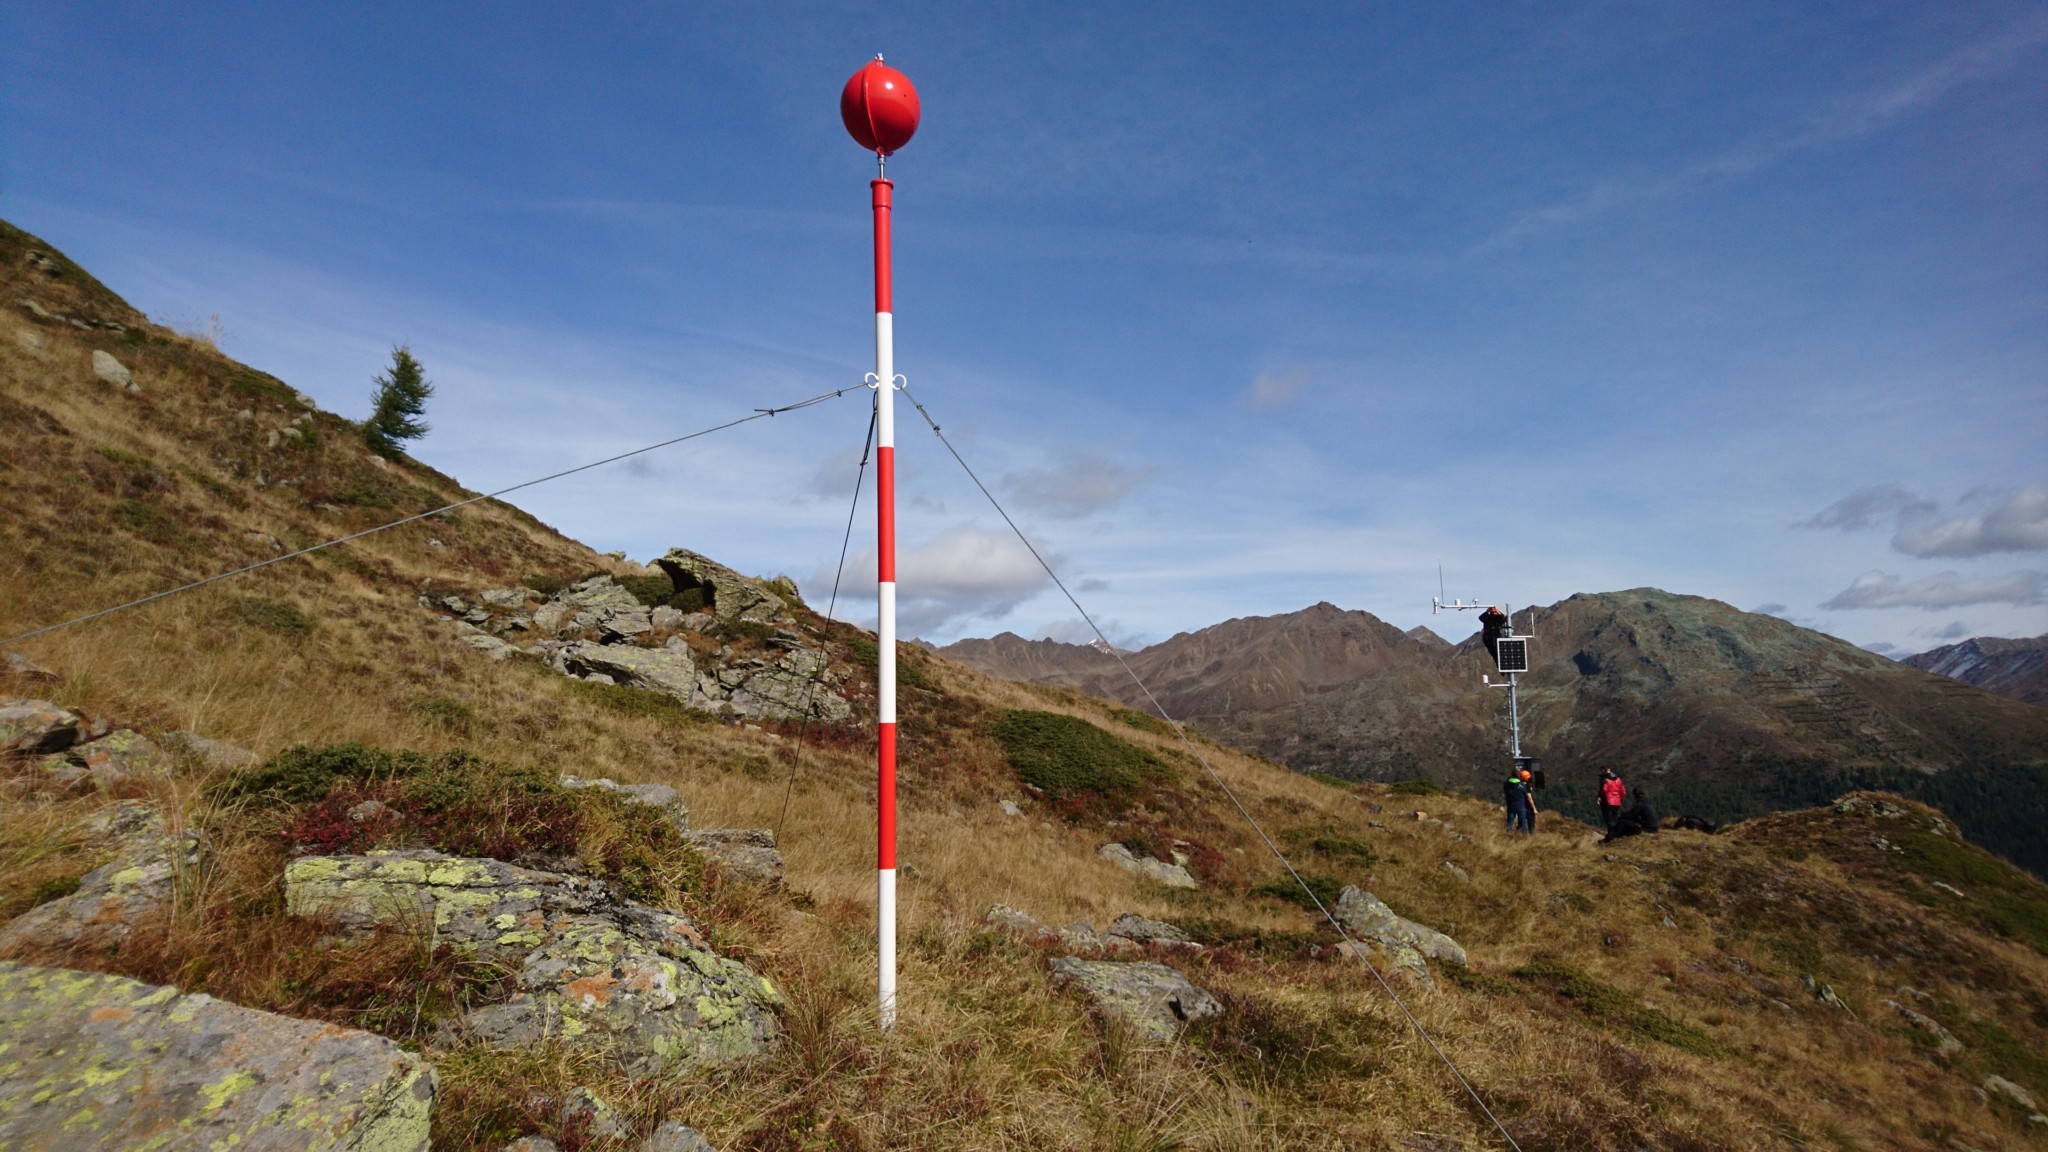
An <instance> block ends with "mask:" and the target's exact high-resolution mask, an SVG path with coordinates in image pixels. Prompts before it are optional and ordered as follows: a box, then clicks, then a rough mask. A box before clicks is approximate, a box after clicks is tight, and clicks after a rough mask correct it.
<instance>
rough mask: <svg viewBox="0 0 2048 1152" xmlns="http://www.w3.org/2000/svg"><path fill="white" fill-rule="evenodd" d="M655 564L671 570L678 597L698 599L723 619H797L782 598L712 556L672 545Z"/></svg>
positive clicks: (780, 621) (769, 621)
mask: <svg viewBox="0 0 2048 1152" xmlns="http://www.w3.org/2000/svg"><path fill="white" fill-rule="evenodd" d="M655 563H656V564H658V565H660V566H661V570H662V571H663V572H666V573H668V578H669V582H670V583H672V584H674V585H675V589H676V594H677V595H678V596H681V597H694V598H697V599H698V600H699V603H701V605H702V608H703V610H704V611H706V612H709V613H710V614H711V615H712V616H713V617H714V618H716V619H718V620H720V621H734V620H744V621H747V622H749V623H755V624H787V623H793V622H794V621H795V619H796V618H795V617H794V616H792V615H791V614H790V611H789V605H788V603H787V602H785V601H784V600H783V599H782V597H780V596H778V595H776V594H775V593H773V592H770V591H769V590H768V589H766V588H764V587H762V586H761V585H760V584H758V583H756V582H754V581H752V580H749V579H747V578H746V577H744V576H742V575H740V574H739V573H737V572H735V571H733V570H732V569H730V568H727V567H726V566H725V565H723V564H720V563H719V562H718V561H716V560H713V559H711V558H710V557H709V556H704V555H701V554H699V553H696V552H692V551H690V550H689V549H688V548H671V549H669V550H668V554H667V555H665V556H663V557H661V558H660V559H659V560H656V561H655Z"/></svg>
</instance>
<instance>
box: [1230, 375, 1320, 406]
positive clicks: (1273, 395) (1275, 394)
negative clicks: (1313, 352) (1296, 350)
mask: <svg viewBox="0 0 2048 1152" xmlns="http://www.w3.org/2000/svg"><path fill="white" fill-rule="evenodd" d="M1307 386H1308V373H1307V372H1304V371H1302V370H1301V369H1299V368H1295V369H1290V370H1288V371H1285V372H1274V371H1266V372H1261V373H1259V374H1258V376H1257V377H1256V378H1254V379H1253V380H1252V383H1251V386H1250V387H1249V388H1246V389H1245V390H1244V394H1243V399H1244V401H1245V403H1247V404H1250V405H1251V406H1252V407H1254V408H1279V407H1281V406H1282V405H1286V404H1291V403H1293V402H1294V400H1295V398H1296V397H1298V396H1300V395H1301V392H1302V389H1304V388H1306V387H1307Z"/></svg>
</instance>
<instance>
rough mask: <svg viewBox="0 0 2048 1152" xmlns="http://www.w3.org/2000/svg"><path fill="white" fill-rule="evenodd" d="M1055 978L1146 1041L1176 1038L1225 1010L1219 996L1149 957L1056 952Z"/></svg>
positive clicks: (1054, 980)
mask: <svg viewBox="0 0 2048 1152" xmlns="http://www.w3.org/2000/svg"><path fill="white" fill-rule="evenodd" d="M1052 978H1053V983H1055V984H1060V985H1063V986H1068V987H1073V988H1077V989H1079V990H1080V992H1081V994H1082V995H1084V996H1086V997H1087V998H1088V1000H1089V1002H1090V1003H1091V1004H1093V1005H1094V1006H1095V1009H1096V1010H1097V1011H1098V1012H1101V1013H1102V1014H1103V1015H1105V1016H1108V1017H1110V1018H1112V1019H1115V1020H1120V1021H1122V1022H1124V1023H1125V1024H1128V1025H1130V1027H1131V1028H1132V1029H1133V1030H1135V1031H1136V1032H1137V1033H1138V1035H1140V1036H1142V1037H1144V1038H1145V1039H1147V1040H1172V1039H1174V1038H1175V1037H1176V1036H1178V1035H1180V1031H1181V1029H1182V1028H1184V1027H1186V1026H1187V1025H1188V1024H1190V1023H1192V1022H1194V1021H1196V1020H1201V1019H1205V1018H1207V1017H1210V1016H1220V1015H1222V1014H1223V1005H1222V1004H1221V1003H1219V1002H1218V1001H1217V999H1216V998H1215V997H1214V996H1211V995H1210V994H1209V993H1208V992H1206V991H1204V990H1203V989H1201V988H1197V987H1195V986H1194V985H1193V984H1191V983H1189V982H1188V978H1187V977H1185V976H1183V975H1181V974H1180V973H1179V972H1176V971H1174V970H1173V969H1171V968H1168V967H1167V966H1166V965H1164V964H1155V963H1153V962H1151V961H1149V960H1140V961H1122V960H1077V959H1075V958H1074V957H1072V956H1055V957H1053V960H1052Z"/></svg>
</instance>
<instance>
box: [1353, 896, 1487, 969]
mask: <svg viewBox="0 0 2048 1152" xmlns="http://www.w3.org/2000/svg"><path fill="white" fill-rule="evenodd" d="M1330 912H1331V913H1332V914H1333V915H1335V916H1336V917H1337V920H1338V922H1339V923H1341V924H1343V925H1344V928H1345V930H1346V931H1348V932H1350V933H1351V934H1352V935H1353V936H1354V937H1356V938H1358V939H1359V940H1361V941H1365V942H1368V943H1370V944H1373V945H1376V946H1377V947H1378V948H1379V949H1380V951H1382V952H1383V953H1384V954H1385V955H1386V957H1387V959H1388V960H1390V961H1391V962H1392V963H1393V964H1394V966H1395V967H1397V968H1401V969H1405V970H1406V971H1408V972H1410V973H1412V974H1413V975H1415V976H1416V977H1417V978H1418V979H1420V980H1421V981H1422V982H1423V983H1425V984H1426V983H1429V979H1430V977H1429V963H1428V961H1430V960H1438V961H1442V962H1445V963H1449V964H1457V965H1460V966H1462V965H1463V964H1464V963H1465V949H1464V948H1462V947H1460V946H1459V944H1458V942H1457V941H1456V940H1453V939H1451V938H1450V937H1449V936H1446V935H1444V934H1443V933H1441V932H1439V931H1437V930H1436V929H1434V928H1428V927H1425V926H1423V925H1421V924H1417V923H1416V922H1414V921H1413V920H1406V919H1403V918H1402V917H1400V916H1397V915H1395V914H1394V910H1393V909H1391V908H1389V907H1387V905H1386V903H1385V902H1384V901H1382V900H1381V899H1380V898H1379V897H1377V896H1374V895H1373V894H1372V893H1370V892H1362V891H1360V890H1358V889H1357V888H1351V887H1347V888H1345V889H1344V890H1343V891H1342V892H1339V893H1338V894H1337V903H1336V904H1335V906H1333V907H1332V908H1331V909H1330Z"/></svg>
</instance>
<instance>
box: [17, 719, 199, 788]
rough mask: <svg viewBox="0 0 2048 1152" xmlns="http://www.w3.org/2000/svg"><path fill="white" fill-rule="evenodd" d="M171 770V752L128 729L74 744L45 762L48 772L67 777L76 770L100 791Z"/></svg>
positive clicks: (80, 776)
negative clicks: (71, 771)
mask: <svg viewBox="0 0 2048 1152" xmlns="http://www.w3.org/2000/svg"><path fill="white" fill-rule="evenodd" d="M170 768H171V755H170V753H168V752H166V751H165V750H164V749H163V748H162V747H161V746H159V745H158V744H157V743H156V742H155V741H153V740H151V739H150V738H149V737H147V736H144V735H143V734H142V733H140V732H136V731H134V730H132V729H128V728H119V729H116V730H114V731H112V732H109V733H108V734H106V735H105V736H102V737H100V738H99V739H98V740H94V741H92V742H91V743H88V744H74V745H72V746H71V747H70V748H69V749H66V750H65V751H64V752H61V753H59V754H57V755H55V756H50V757H47V758H45V761H44V770H45V771H46V772H50V773H53V774H66V773H68V772H69V770H71V769H76V770H77V772H78V773H79V774H80V775H79V779H81V780H84V779H90V780H91V781H92V782H93V783H94V784H95V785H97V786H99V787H101V788H113V787H115V786H117V785H120V784H125V783H127V782H129V781H131V780H139V779H147V778H150V777H158V776H163V775H165V774H166V773H168V772H169V771H170Z"/></svg>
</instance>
